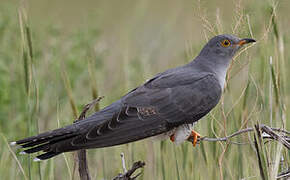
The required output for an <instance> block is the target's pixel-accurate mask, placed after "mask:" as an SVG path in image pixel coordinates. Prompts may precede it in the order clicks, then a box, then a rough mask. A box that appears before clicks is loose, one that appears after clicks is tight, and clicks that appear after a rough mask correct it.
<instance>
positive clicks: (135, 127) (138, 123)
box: [72, 73, 221, 148]
mask: <svg viewBox="0 0 290 180" xmlns="http://www.w3.org/2000/svg"><path fill="white" fill-rule="evenodd" d="M185 74H186V73H185ZM189 75H193V74H190V73H189ZM220 94H221V89H220V88H219V84H218V82H217V80H216V79H215V78H214V76H213V75H212V74H208V73H207V74H204V75H203V76H200V74H199V76H195V77H194V76H183V78H181V77H180V76H177V77H176V78H174V77H173V76H161V77H158V78H155V79H153V80H150V81H149V82H147V83H145V84H144V85H143V86H141V87H139V88H137V89H135V90H133V91H131V92H130V93H128V94H127V95H126V96H124V97H123V98H122V99H121V103H122V108H121V109H120V111H119V112H118V113H116V114H115V115H114V116H113V117H112V118H111V119H110V120H107V121H105V122H103V123H102V124H96V125H95V126H94V124H92V125H91V127H90V128H89V130H86V131H85V133H84V134H83V135H82V136H79V137H77V138H75V139H74V140H73V141H72V144H73V145H74V146H76V147H78V146H80V147H85V148H95V147H106V146H112V145H118V144H124V143H128V142H132V141H136V140H140V139H143V138H146V137H150V136H155V135H158V134H161V133H164V132H167V131H169V130H170V129H172V128H173V127H175V126H177V125H180V124H183V123H192V122H194V121H197V120H198V119H200V118H201V117H202V116H204V115H205V114H207V113H208V112H209V111H210V110H211V109H212V108H213V107H214V106H215V105H216V104H217V102H218V100H219V97H220Z"/></svg>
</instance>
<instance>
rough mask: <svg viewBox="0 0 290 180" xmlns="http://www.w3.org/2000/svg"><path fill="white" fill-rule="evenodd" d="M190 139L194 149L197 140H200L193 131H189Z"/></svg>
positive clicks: (197, 134) (198, 135)
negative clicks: (191, 138)
mask: <svg viewBox="0 0 290 180" xmlns="http://www.w3.org/2000/svg"><path fill="white" fill-rule="evenodd" d="M190 136H191V137H193V141H192V145H193V147H195V145H196V143H197V139H198V138H200V134H199V133H198V132H195V131H194V130H192V131H191V135H190Z"/></svg>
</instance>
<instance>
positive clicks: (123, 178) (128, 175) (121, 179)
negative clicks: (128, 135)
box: [113, 153, 145, 180]
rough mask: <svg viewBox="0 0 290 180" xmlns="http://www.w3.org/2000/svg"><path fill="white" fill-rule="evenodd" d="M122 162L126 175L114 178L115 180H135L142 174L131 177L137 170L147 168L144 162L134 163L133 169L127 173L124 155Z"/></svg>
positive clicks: (122, 155) (122, 154)
mask: <svg viewBox="0 0 290 180" xmlns="http://www.w3.org/2000/svg"><path fill="white" fill-rule="evenodd" d="M121 160H122V168H123V171H124V173H123V174H122V173H120V174H118V175H117V176H116V177H114V178H113V180H135V179H136V178H137V177H138V176H140V175H141V172H140V173H138V174H137V175H136V176H133V177H131V176H132V175H133V173H134V172H135V171H136V170H137V169H140V168H143V167H144V166H145V162H142V161H137V162H134V164H133V165H132V168H131V169H129V170H128V171H127V169H126V165H125V156H124V153H121Z"/></svg>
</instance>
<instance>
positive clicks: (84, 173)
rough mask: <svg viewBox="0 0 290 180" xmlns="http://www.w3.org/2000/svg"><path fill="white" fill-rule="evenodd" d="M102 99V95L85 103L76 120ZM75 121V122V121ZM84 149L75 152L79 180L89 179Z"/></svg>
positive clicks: (83, 117) (79, 119)
mask: <svg viewBox="0 0 290 180" xmlns="http://www.w3.org/2000/svg"><path fill="white" fill-rule="evenodd" d="M101 99H103V96H102V97H98V98H97V99H95V100H93V101H92V102H91V103H89V104H87V105H85V107H84V108H83V111H82V113H81V114H80V116H79V118H78V119H77V120H76V121H81V120H83V119H85V118H86V114H87V112H88V110H90V109H91V108H92V107H94V106H95V105H96V104H97V103H98V102H100V100H101ZM76 121H75V122H76ZM86 153H87V152H86V150H85V149H81V150H79V151H78V152H77V154H78V164H79V175H80V179H81V180H90V179H91V177H90V173H89V168H88V163H87V154H86Z"/></svg>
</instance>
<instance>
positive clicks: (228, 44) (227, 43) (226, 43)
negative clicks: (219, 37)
mask: <svg viewBox="0 0 290 180" xmlns="http://www.w3.org/2000/svg"><path fill="white" fill-rule="evenodd" d="M221 45H222V46H223V47H229V46H230V45H231V42H230V41H229V40H227V39H225V40H223V41H222V42H221Z"/></svg>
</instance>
